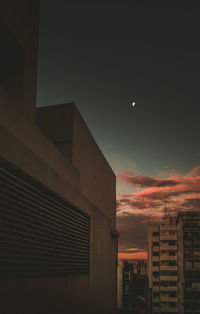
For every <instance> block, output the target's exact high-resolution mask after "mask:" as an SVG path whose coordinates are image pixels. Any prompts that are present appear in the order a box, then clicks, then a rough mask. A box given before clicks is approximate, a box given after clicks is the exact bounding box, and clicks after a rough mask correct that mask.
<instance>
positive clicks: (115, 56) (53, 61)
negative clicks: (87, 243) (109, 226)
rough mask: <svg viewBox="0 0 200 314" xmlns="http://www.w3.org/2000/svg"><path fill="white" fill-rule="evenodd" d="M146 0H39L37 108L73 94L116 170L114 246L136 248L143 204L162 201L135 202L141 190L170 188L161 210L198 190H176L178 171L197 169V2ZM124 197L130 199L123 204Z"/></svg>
mask: <svg viewBox="0 0 200 314" xmlns="http://www.w3.org/2000/svg"><path fill="white" fill-rule="evenodd" d="M156 2H157V5H156V4H155V3H156ZM156 2H155V1H154V2H153V3H151V2H149V3H147V4H146V3H144V1H125V0H124V1H118V2H117V1H115V2H114V1H113V2H111V1H106V2H102V1H100V0H93V1H86V2H85V1H64V0H57V1H47V0H41V18H40V46H39V74H38V105H39V106H44V105H51V104H52V105H53V104H59V103H63V102H70V101H74V102H75V103H76V105H77V107H78V109H79V110H80V112H81V114H82V116H83V118H84V119H85V121H86V123H87V124H88V127H89V129H90V130H91V132H92V134H93V136H94V138H95V140H96V141H97V143H98V145H99V146H100V148H101V150H102V152H103V153H104V155H105V156H106V158H107V159H108V161H109V163H110V165H111V167H112V168H113V170H114V171H115V173H116V174H117V175H118V174H123V175H122V177H120V178H119V179H118V200H119V208H118V215H119V218H118V228H119V229H120V231H121V244H120V245H121V248H122V249H121V252H122V251H123V249H124V253H126V252H127V251H126V250H127V249H130V248H133V249H135V250H136V249H138V248H139V249H141V251H142V250H143V249H145V240H144V239H145V236H144V233H143V234H142V235H141V234H140V233H139V230H138V228H134V226H135V225H136V224H137V226H138V225H140V224H143V226H147V225H148V223H146V221H147V222H148V221H149V219H150V220H151V219H152V212H153V211H152V209H154V214H155V213H156V215H157V216H158V217H157V218H159V217H160V215H161V209H162V207H163V199H162V198H161V197H159V195H158V198H157V199H156V200H155V197H154V203H153V204H152V203H149V205H146V204H145V207H144V204H143V205H142V204H141V201H142V202H144V200H146V196H144V193H143V192H145V191H146V193H147V192H148V191H149V193H150V192H151V190H149V189H152V188H153V189H156V188H157V189H158V191H157V192H159V193H161V194H162V195H163V193H164V192H166V189H168V188H170V187H171V188H172V187H173V191H174V189H175V190H176V188H177V189H178V190H179V192H181V193H180V194H181V195H182V199H180V197H179V196H180V195H179V196H178V197H179V198H176V200H175V199H173V198H172V197H171V194H170V196H169V195H168V196H166V193H165V198H166V199H167V201H168V203H169V210H170V209H171V210H174V208H175V207H177V206H179V205H180V206H179V208H180V207H181V206H183V208H186V207H184V206H185V204H186V203H185V202H188V201H189V200H194V201H193V203H192V204H193V205H191V202H190V207H188V208H192V207H191V206H193V207H194V204H196V203H195V202H198V199H199V196H200V188H199V190H198V188H197V187H195V189H197V190H198V192H199V194H198V193H197V191H196V190H195V191H196V194H195V197H194V191H191V188H190V185H187V191H186V190H185V189H184V191H185V193H183V191H180V189H179V187H180V186H181V187H182V188H183V180H185V181H186V179H184V178H190V179H188V180H191V179H192V178H194V177H195V178H196V177H198V175H199V174H198V170H196V169H198V168H195V167H197V166H199V165H200V144H199V135H200V123H199V120H200V94H199V78H200V19H199V9H198V7H192V5H191V4H190V3H189V2H187V5H185V6H184V5H183V4H182V3H181V2H179V1H177V2H176V1H173V2H172V1H170V3H171V4H169V2H167V1H159V2H158V1H156ZM174 2H175V3H178V2H179V4H181V5H180V6H178V5H176V4H174ZM196 3H197V2H196ZM133 101H135V102H136V106H135V107H134V108H133V107H132V106H131V104H132V102H133ZM192 169H193V172H192ZM194 169H195V170H194ZM126 171H129V172H132V173H129V174H127V173H125V172H126ZM195 171H196V172H195ZM155 177H156V178H159V179H169V180H170V179H171V180H175V181H176V180H177V178H178V179H179V181H178V182H179V184H174V185H173V184H172V185H170V184H169V185H168V183H167V185H163V186H160V185H159V184H157V185H156V186H155V185H151V184H150V183H148V184H147V183H146V182H153V183H152V184H155V182H154V181H151V180H154V179H155ZM145 178H148V180H146V181H145ZM150 179H151V180H150ZM131 180H132V181H131ZM138 180H139V181H138ZM181 180H182V181H181ZM192 180H193V179H192ZM185 181H184V184H185V185H184V187H186V182H185ZM138 182H139V183H138ZM141 182H142V183H141ZM143 182H145V184H146V185H145V184H144V183H143ZM176 182H177V181H176ZM180 182H181V183H180ZM181 184H182V185H181ZM193 188H194V187H193ZM163 189H164V191H163ZM188 190H190V193H193V194H189V192H188ZM139 193H140V194H141V193H143V194H142V197H140V196H138V195H140V194H139ZM127 194H129V195H128V196H127ZM183 195H185V197H183ZM138 197H139V199H138ZM124 199H125V200H126V199H129V201H130V199H131V203H130V202H129V203H128V202H126V206H124V203H123V200H124ZM161 199H162V200H161ZM158 200H161V203H159V206H158V204H155V202H156V201H157V202H158ZM195 200H197V201H195ZM136 201H137V202H136ZM133 202H135V203H134V204H133ZM138 202H139V203H138ZM173 202H174V203H173ZM127 204H128V205H127ZM188 206H189V205H188ZM143 218H144V219H143ZM130 225H131V226H132V227H130ZM123 228H124V229H125V230H126V232H125V233H124V232H123ZM136 229H137V230H136ZM143 230H145V228H144V229H143ZM133 238H135V239H136V240H134V241H133ZM137 239H138V240H137ZM133 251H134V250H133Z"/></svg>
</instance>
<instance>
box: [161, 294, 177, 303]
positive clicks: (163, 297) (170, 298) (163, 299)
mask: <svg viewBox="0 0 200 314" xmlns="http://www.w3.org/2000/svg"><path fill="white" fill-rule="evenodd" d="M160 300H161V301H167V302H178V298H177V297H169V296H164V295H161V296H160Z"/></svg>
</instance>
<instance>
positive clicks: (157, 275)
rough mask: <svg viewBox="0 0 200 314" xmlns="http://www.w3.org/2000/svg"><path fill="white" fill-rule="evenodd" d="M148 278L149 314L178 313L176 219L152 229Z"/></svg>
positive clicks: (166, 221)
mask: <svg viewBox="0 0 200 314" xmlns="http://www.w3.org/2000/svg"><path fill="white" fill-rule="evenodd" d="M148 277H149V291H150V296H149V300H150V313H178V274H177V226H176V217H170V216H166V217H164V219H163V223H162V224H161V225H160V226H152V227H150V228H149V232H148Z"/></svg>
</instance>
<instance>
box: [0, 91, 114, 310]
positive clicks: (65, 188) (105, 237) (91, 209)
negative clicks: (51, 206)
mask: <svg viewBox="0 0 200 314" xmlns="http://www.w3.org/2000/svg"><path fill="white" fill-rule="evenodd" d="M0 117H1V123H0V140H1V146H0V156H1V157H3V158H4V159H6V160H8V161H9V162H11V163H12V164H14V165H15V166H16V167H18V168H19V169H21V170H23V171H24V172H26V173H27V174H28V175H30V176H31V177H33V178H34V179H36V180H38V181H39V182H41V183H42V184H44V185H45V186H46V187H48V188H49V189H51V190H53V191H54V192H56V193H57V194H59V195H60V196H61V197H62V198H64V199H65V200H67V201H69V202H70V203H72V204H74V205H75V206H77V207H78V208H80V209H82V210H83V211H84V212H86V213H87V214H89V215H90V217H91V254H90V259H91V261H90V274H89V276H71V277H70V276H69V277H66V278H60V277H59V278H43V279H42V278H40V279H31V278H29V279H21V280H14V281H6V282H5V281H1V282H0V291H1V295H3V296H4V297H3V299H2V306H5V307H6V308H7V310H6V311H5V312H4V313H13V309H15V310H14V311H15V312H14V313H20V314H22V313H36V312H37V313H47V312H48V313H55V312H56V313H66V311H73V312H69V313H79V314H81V313H105V314H106V313H108V314H110V313H112V312H114V310H115V306H116V253H117V250H116V240H115V239H114V238H113V237H112V228H113V225H114V219H113V221H112V220H111V219H110V217H109V214H108V215H106V213H105V209H104V208H101V207H100V206H99V205H100V202H99V203H97V204H95V202H94V198H92V197H91V199H90V198H89V197H87V195H86V193H85V194H84V193H82V191H81V189H80V186H81V184H82V185H83V184H84V183H83V182H84V177H82V182H81V179H80V178H81V171H80V170H79V169H76V168H75V167H74V166H73V165H72V164H71V163H70V161H68V160H67V159H66V158H65V156H64V155H63V154H62V153H61V152H60V151H58V150H57V148H56V147H55V145H54V144H53V143H52V142H51V140H49V139H48V138H47V137H46V136H45V134H43V132H42V131H41V130H40V129H38V128H37V127H36V126H35V125H34V124H31V123H30V122H28V121H27V120H26V119H25V118H24V117H23V116H22V115H20V114H18V113H17V112H15V111H13V107H12V106H11V105H9V103H8V102H6V100H5V102H4V100H3V98H2V97H1V98H0ZM98 152H99V151H98ZM105 164H106V167H107V163H106V162H105ZM82 167H83V165H82ZM96 167H98V164H97V165H96ZM100 167H101V165H100ZM99 170H100V169H99ZM91 171H92V173H93V180H94V181H96V177H97V176H96V173H95V170H94V169H93V168H91ZM103 171H104V169H103V170H102V172H103ZM90 180H92V175H91V174H90ZM111 182H113V185H115V180H113V176H112V180H111ZM90 183H91V182H90ZM86 184H87V179H86ZM109 184H110V182H109ZM94 185H95V184H94ZM96 187H97V189H98V191H97V194H98V192H99V191H100V190H101V186H100V185H96ZM104 187H105V189H106V182H104ZM114 189H115V188H114V186H112V190H113V191H114ZM107 190H108V192H109V190H110V188H109V187H108V189H107ZM88 193H89V190H88ZM102 197H104V194H102ZM113 198H114V196H113ZM91 200H92V201H91ZM106 205H107V207H108V208H110V210H112V211H113V213H112V214H113V216H114V215H115V207H114V206H113V205H114V204H113V203H110V204H109V203H107V204H106ZM9 300H12V302H9ZM77 300H78V302H77ZM91 308H92V310H91Z"/></svg>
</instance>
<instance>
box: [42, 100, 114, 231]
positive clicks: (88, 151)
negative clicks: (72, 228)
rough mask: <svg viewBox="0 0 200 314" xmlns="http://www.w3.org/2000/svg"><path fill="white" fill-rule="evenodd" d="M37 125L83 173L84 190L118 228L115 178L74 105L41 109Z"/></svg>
mask: <svg viewBox="0 0 200 314" xmlns="http://www.w3.org/2000/svg"><path fill="white" fill-rule="evenodd" d="M37 124H38V126H39V127H40V128H41V129H42V130H43V131H44V132H45V134H47V136H48V137H49V138H51V140H52V142H53V143H54V144H55V145H56V146H57V148H58V149H59V150H60V151H61V152H62V153H63V154H64V155H65V156H66V157H67V158H68V159H69V160H70V161H71V162H72V165H73V166H74V167H75V168H76V169H78V170H79V171H80V190H81V192H82V193H83V195H85V196H86V197H87V198H88V199H89V200H90V201H91V202H92V203H93V204H96V206H98V208H100V209H101V210H102V212H103V213H104V214H105V215H106V216H107V217H109V219H110V220H111V223H112V225H113V227H115V225H116V220H115V217H116V214H115V207H116V197H115V195H116V190H115V188H116V183H115V180H116V178H115V175H114V173H113V171H112V169H111V168H110V166H109V164H108V162H107V161H106V159H105V157H104V156H103V154H102V152H101V151H100V149H99V147H98V146H97V144H96V142H95V141H94V138H93V136H92V135H91V133H90V131H89V130H88V128H87V126H86V124H85V122H84V121H83V119H82V117H81V115H80V113H79V112H78V110H77V108H76V107H75V105H74V104H73V103H70V104H63V105H57V106H50V107H41V108H38V109H37Z"/></svg>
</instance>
